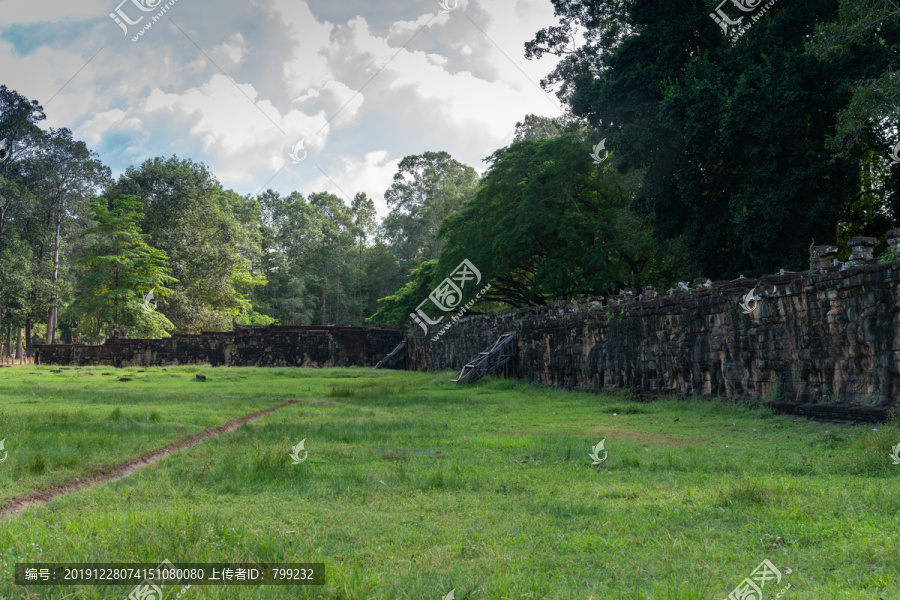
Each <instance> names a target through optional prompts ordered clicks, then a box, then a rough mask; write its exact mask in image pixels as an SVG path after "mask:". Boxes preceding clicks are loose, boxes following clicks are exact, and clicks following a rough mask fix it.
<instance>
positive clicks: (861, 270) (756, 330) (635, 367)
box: [409, 238, 900, 412]
mask: <svg viewBox="0 0 900 600" xmlns="http://www.w3.org/2000/svg"><path fill="white" fill-rule="evenodd" d="M864 239H865V240H867V241H866V242H865V243H864V244H863V246H862V253H856V252H855V254H854V256H852V257H851V262H850V263H845V264H843V265H840V264H838V266H828V265H831V264H833V262H836V261H832V259H833V257H834V254H835V252H836V251H837V249H836V248H832V247H824V246H823V247H816V248H815V249H814V252H813V259H814V260H815V262H816V268H815V269H814V273H813V274H812V275H811V276H810V273H809V272H802V273H784V274H781V275H770V276H764V277H762V279H744V278H741V279H738V280H735V281H716V282H710V281H704V280H702V279H701V280H695V281H694V285H693V289H691V287H690V286H687V285H684V284H679V289H678V290H670V292H671V294H665V295H660V294H657V293H656V291H655V290H653V289H652V288H647V289H646V290H644V293H643V294H640V295H637V294H636V292H635V291H634V290H628V291H626V292H625V293H623V294H622V295H621V296H620V297H615V298H603V297H597V298H589V299H585V300H581V301H579V302H577V303H570V302H560V303H555V304H551V305H549V306H544V307H533V308H525V309H521V310H517V311H515V312H510V313H506V314H502V315H484V316H471V317H463V318H461V319H460V320H459V321H458V322H457V323H456V324H455V325H454V326H453V327H452V328H451V329H449V330H448V331H447V332H446V333H445V334H444V335H443V337H442V338H440V339H439V340H438V341H432V339H431V337H426V336H425V335H424V333H423V332H422V331H421V329H418V328H416V329H414V330H411V333H410V343H409V368H412V369H420V368H426V369H454V370H458V369H460V368H461V367H462V366H463V364H465V363H466V362H468V361H470V360H471V359H473V358H474V357H476V356H477V355H478V353H479V352H481V351H484V350H486V349H487V348H488V347H490V345H491V344H492V343H493V342H494V341H496V340H497V338H498V337H499V336H500V335H501V334H503V333H505V332H509V331H516V332H517V333H518V339H517V344H518V356H517V357H516V358H515V360H514V361H513V363H511V365H510V367H508V368H510V371H511V373H512V374H515V375H516V376H518V377H522V378H525V379H529V380H532V381H534V382H537V383H540V384H544V385H549V386H557V387H562V388H567V389H583V390H593V391H596V390H600V389H603V388H630V389H632V390H633V391H635V392H636V393H638V394H640V395H644V396H661V395H666V394H677V395H680V396H726V397H756V398H765V399H768V400H770V401H774V400H776V399H782V400H785V401H787V402H792V403H822V404H838V403H841V404H853V405H870V406H873V407H879V406H880V407H889V406H897V398H898V395H900V335H898V334H900V311H898V298H900V262H891V263H887V264H883V265H881V264H878V263H877V262H876V261H874V260H872V259H871V252H870V251H867V250H866V249H867V248H871V246H872V245H873V244H874V242H875V240H874V239H871V238H864ZM891 241H896V240H891ZM860 243H861V242H860ZM851 245H853V244H852V243H851ZM857 249H858V248H854V251H856V250H857ZM757 286H758V287H757ZM754 288H757V289H756V291H755V292H754V293H752V294H751V295H750V297H749V298H747V299H745V296H746V295H747V293H748V292H749V291H750V290H752V289H754ZM742 301H745V302H747V305H746V306H747V307H752V308H753V309H754V310H753V311H752V312H751V313H750V314H745V312H744V310H742V308H741V302H742ZM430 334H431V336H433V335H434V331H432V332H430ZM880 410H881V412H884V409H883V408H882V409H880Z"/></svg>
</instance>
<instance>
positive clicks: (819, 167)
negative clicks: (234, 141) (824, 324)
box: [0, 0, 900, 345]
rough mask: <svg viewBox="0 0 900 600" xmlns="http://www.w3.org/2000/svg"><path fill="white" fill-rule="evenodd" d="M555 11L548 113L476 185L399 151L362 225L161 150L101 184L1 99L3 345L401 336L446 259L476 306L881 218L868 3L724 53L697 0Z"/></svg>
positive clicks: (51, 134) (769, 246) (748, 271)
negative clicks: (313, 327)
mask: <svg viewBox="0 0 900 600" xmlns="http://www.w3.org/2000/svg"><path fill="white" fill-rule="evenodd" d="M555 6H556V12H557V16H558V18H559V20H560V21H559V25H558V26H553V27H548V28H546V29H544V30H541V31H540V32H538V33H537V34H536V36H535V38H534V40H533V41H532V42H529V43H528V44H527V45H526V49H525V54H526V57H528V58H540V56H541V55H543V54H545V53H551V54H558V55H560V56H561V57H562V60H561V62H560V63H559V65H558V66H557V67H556V68H555V69H554V70H553V71H552V73H550V75H549V76H548V77H547V78H546V80H545V81H544V82H543V84H544V85H545V87H546V88H547V89H548V90H550V89H554V90H555V91H556V93H557V96H558V97H559V99H560V100H561V101H562V102H563V103H564V105H565V107H566V109H567V112H566V114H565V116H563V117H560V118H556V119H550V118H545V117H537V116H533V115H528V116H527V117H526V118H525V119H524V121H523V122H521V123H519V124H518V127H517V130H516V137H515V141H514V142H513V143H512V144H510V145H509V146H508V147H505V148H501V149H499V150H497V151H496V152H495V153H494V154H493V155H491V156H490V157H489V158H488V159H487V162H488V169H487V171H486V173H485V174H484V176H483V177H481V178H479V177H478V175H477V173H476V171H475V170H474V169H473V168H472V167H470V166H467V165H463V164H461V163H459V162H458V161H456V160H454V159H453V158H452V157H451V156H450V155H449V154H447V153H446V152H425V153H423V154H421V155H417V156H409V157H406V158H405V159H404V160H403V161H402V162H401V163H400V166H399V169H398V172H397V174H396V175H395V177H394V182H393V184H392V185H391V187H390V188H389V189H388V190H387V191H386V192H385V198H386V199H387V201H388V206H389V208H390V214H389V215H388V216H387V217H386V218H385V219H384V220H383V221H381V222H378V220H377V218H376V214H375V209H374V204H373V202H372V200H371V199H370V198H368V197H366V195H365V194H357V195H356V196H355V197H354V198H353V199H352V200H349V199H343V198H340V197H337V196H335V195H332V194H329V193H324V192H323V193H315V194H311V195H309V196H308V197H304V196H303V195H301V194H299V193H297V192H294V193H291V194H289V195H287V196H282V195H280V194H278V193H276V192H274V191H271V190H268V191H266V192H265V193H262V194H260V195H258V196H256V197H253V196H249V195H247V196H241V195H239V194H237V193H235V192H234V191H231V190H228V189H225V188H223V187H222V185H221V184H220V183H219V182H218V181H217V180H216V178H215V177H214V175H213V174H212V173H211V172H210V171H209V169H208V168H207V167H206V166H204V165H203V164H198V163H194V162H192V161H191V160H188V159H182V158H179V157H177V156H173V157H170V158H163V157H159V158H153V159H150V160H147V161H145V162H144V163H143V164H141V165H140V166H138V167H131V168H129V169H128V170H127V171H126V172H125V173H124V174H123V175H122V176H121V177H119V178H118V179H115V180H114V179H113V178H112V177H111V174H110V170H109V168H107V167H106V166H104V165H103V164H102V162H101V161H100V160H99V158H98V156H97V155H96V154H95V153H93V152H92V151H90V149H88V148H87V146H86V145H85V144H84V143H83V142H81V141H78V140H75V139H73V137H72V133H71V131H69V130H67V129H52V128H50V129H46V130H45V129H42V128H41V127H39V123H40V121H42V120H43V119H44V118H45V115H44V111H43V109H42V107H41V106H40V105H39V104H38V103H37V102H36V101H31V100H29V99H27V98H25V97H24V96H22V95H21V94H19V93H17V92H16V91H13V90H9V89H7V87H6V86H0V140H4V139H5V140H6V142H5V148H0V158H2V162H0V327H2V331H3V333H4V334H6V335H5V336H4V337H6V336H9V338H10V339H14V338H15V337H16V335H15V334H17V333H18V332H19V331H21V332H23V334H24V335H23V336H22V337H23V339H24V341H25V344H26V345H30V344H32V343H34V342H35V341H40V340H43V341H45V342H51V341H53V340H57V339H62V340H63V341H66V342H68V341H70V340H72V339H74V338H78V337H80V338H81V339H82V340H83V341H86V342H94V341H101V340H103V339H105V338H106V337H108V336H109V335H111V332H112V328H113V326H114V325H118V326H119V327H120V328H121V327H124V328H126V330H127V331H128V334H129V336H130V337H138V336H162V335H167V334H171V333H174V332H182V333H195V332H199V331H210V330H227V329H230V328H231V327H232V324H233V323H234V322H238V323H245V324H267V323H280V324H285V325H307V324H348V325H362V324H365V323H384V324H392V325H400V324H405V323H408V322H409V320H410V319H409V314H410V313H412V312H414V311H415V310H416V309H417V308H418V307H419V305H420V304H421V303H422V302H423V301H426V300H427V299H428V298H429V296H430V295H431V294H432V292H433V291H435V290H436V289H437V290H438V292H437V293H438V295H441V297H444V296H443V295H445V294H447V293H451V297H448V298H449V299H450V300H452V302H450V303H453V302H457V300H459V299H457V298H453V297H452V293H453V290H452V289H450V288H448V287H447V286H443V287H442V286H441V282H443V281H445V280H446V278H448V277H449V276H450V275H451V273H453V271H454V269H455V268H456V267H457V266H458V265H459V264H460V263H461V262H462V261H463V260H464V259H468V260H469V261H470V263H471V264H473V265H474V266H475V267H476V268H477V269H478V270H479V271H480V273H481V275H482V279H483V280H484V282H485V283H490V284H491V287H490V290H488V292H487V293H486V294H485V295H484V296H483V297H482V298H481V299H480V300H479V302H478V303H477V304H476V305H475V306H474V307H473V308H472V310H473V311H481V312H485V311H496V310H502V309H506V308H509V307H519V306H526V305H529V304H541V303H545V302H547V301H548V300H555V299H558V298H566V299H573V298H576V297H579V296H585V295H593V294H609V293H614V292H616V291H617V290H619V289H621V288H624V287H634V288H640V287H641V286H643V285H648V284H650V285H655V286H656V287H657V288H660V289H665V288H666V287H667V286H670V285H672V284H673V283H674V282H675V281H678V280H685V279H687V278H690V277H693V276H699V275H703V276H706V277H710V278H713V279H721V278H734V277H737V275H738V274H741V273H742V274H744V275H753V274H759V273H764V272H774V271H775V270H777V269H778V268H780V267H785V268H789V269H792V270H799V269H802V268H803V267H804V262H805V260H806V258H805V257H806V256H807V254H808V253H807V249H808V247H809V246H810V244H811V243H812V242H813V241H814V242H815V243H817V244H824V243H831V244H841V243H842V242H844V241H845V240H846V239H848V238H850V237H853V236H857V235H878V234H879V233H881V232H883V231H885V230H887V229H889V228H891V227H895V226H897V225H898V211H900V205H898V202H900V195H898V193H897V192H898V184H900V179H898V178H900V167H898V166H897V164H900V159H898V160H897V161H892V160H891V154H892V151H893V153H894V155H895V156H896V154H897V150H896V149H895V144H897V143H898V141H900V140H898V139H897V130H896V126H897V124H898V123H900V109H898V103H897V99H898V98H900V78H897V77H896V67H897V65H898V64H900V16H898V11H896V10H895V9H894V8H892V6H893V5H892V4H891V3H888V2H885V1H884V0H852V1H851V0H791V2H785V3H779V4H777V5H774V6H773V7H772V8H771V9H770V10H768V11H767V12H766V13H765V15H764V16H763V17H762V18H761V19H759V20H758V21H757V22H755V23H754V24H753V27H752V28H751V29H749V30H748V31H746V32H745V33H744V34H743V35H742V36H741V37H740V39H738V40H735V39H731V38H729V37H728V36H727V35H725V34H724V33H723V31H722V28H720V25H718V24H717V23H716V22H715V21H714V20H712V19H710V16H709V12H710V11H709V7H708V6H706V3H696V2H687V1H685V2H680V3H679V2H674V3H673V2H664V3H658V2H649V1H648V2H644V1H638V2H629V3H610V2H607V1H606V0H590V1H584V0H561V1H559V2H555ZM573 39H581V40H583V41H584V43H583V44H582V45H581V46H580V47H573V46H572V40H573ZM476 291H477V290H475V291H473V292H471V293H475V292H476ZM464 293H465V294H468V293H470V292H469V291H468V288H467V289H466V290H465V291H464ZM469 299H470V298H468V297H466V298H463V299H461V301H460V302H459V303H457V304H455V306H458V305H460V304H464V303H465V302H466V301H468V300H469ZM428 310H432V311H433V310H434V308H433V307H430V308H429V309H428ZM429 314H431V313H429ZM431 316H434V317H436V316H438V315H436V314H431ZM0 341H2V338H0Z"/></svg>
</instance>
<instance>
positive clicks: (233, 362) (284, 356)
mask: <svg viewBox="0 0 900 600" xmlns="http://www.w3.org/2000/svg"><path fill="white" fill-rule="evenodd" d="M404 336H405V330H404V329H400V328H368V327H238V328H237V329H235V331H233V332H226V333H202V334H199V335H174V336H172V337H170V338H165V339H159V340H134V339H123V338H112V339H110V340H107V341H106V343H105V344H103V345H100V346H86V345H80V344H71V345H62V344H55V345H39V346H36V348H35V362H36V363H37V364H44V365H78V366H91V365H98V366H99V365H102V366H112V367H135V366H142V367H149V366H174V365H200V364H208V365H212V366H216V367H218V366H228V367H343V366H374V365H375V364H376V363H377V362H378V361H379V360H380V359H381V358H382V357H384V356H386V355H387V354H388V353H390V352H391V350H393V349H394V348H395V347H396V346H397V344H399V343H400V342H401V341H402V340H403V339H404Z"/></svg>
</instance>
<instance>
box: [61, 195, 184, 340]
mask: <svg viewBox="0 0 900 600" xmlns="http://www.w3.org/2000/svg"><path fill="white" fill-rule="evenodd" d="M141 208H142V207H141V203H140V201H139V200H137V199H136V198H135V197H133V196H128V197H124V198H116V199H112V200H110V201H107V200H106V199H104V198H94V199H93V200H92V201H91V217H92V219H93V220H94V221H95V222H96V226H94V227H92V228H90V229H87V230H86V231H85V232H84V235H85V236H90V238H91V239H92V240H93V244H92V245H91V246H90V247H89V248H88V249H87V252H86V254H87V256H86V257H85V258H84V259H82V261H81V262H82V266H83V269H84V272H83V274H82V277H81V278H80V281H79V283H78V295H77V297H76V298H75V300H74V302H72V305H71V306H70V308H69V313H70V316H71V317H72V318H74V319H75V320H76V321H77V322H78V327H77V332H78V333H81V334H84V336H85V337H86V339H87V340H88V341H100V340H102V339H103V338H105V337H108V336H109V335H110V334H111V330H112V328H113V327H114V326H116V325H118V326H119V327H123V326H124V327H126V328H127V331H128V332H129V336H130V337H141V338H158V337H164V336H166V335H168V334H170V333H171V332H172V330H173V329H174V325H173V324H172V322H171V321H169V319H167V318H166V316H165V315H164V314H163V313H162V312H160V311H158V310H157V309H156V305H155V303H153V302H152V301H151V300H150V298H151V294H152V298H165V297H167V296H169V295H170V294H171V293H172V290H171V289H170V288H169V287H168V286H169V285H171V284H173V283H176V282H177V281H176V279H175V278H173V277H172V276H171V275H170V272H171V271H170V269H169V268H168V257H167V256H166V253H165V252H163V251H161V250H158V249H156V248H153V247H152V246H150V245H149V244H148V243H147V240H148V239H149V237H150V236H148V235H146V234H143V233H141V228H140V225H139V223H140V221H141V220H142V219H143V213H142V212H141Z"/></svg>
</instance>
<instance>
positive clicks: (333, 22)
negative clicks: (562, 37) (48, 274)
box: [0, 0, 561, 216]
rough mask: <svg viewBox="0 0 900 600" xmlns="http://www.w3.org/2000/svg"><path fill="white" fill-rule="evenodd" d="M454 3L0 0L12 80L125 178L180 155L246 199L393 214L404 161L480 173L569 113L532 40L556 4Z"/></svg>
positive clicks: (53, 122) (544, 0)
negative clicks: (525, 123) (433, 159)
mask: <svg viewBox="0 0 900 600" xmlns="http://www.w3.org/2000/svg"><path fill="white" fill-rule="evenodd" d="M441 1H442V0H428V1H419V0H407V1H400V0H380V1H377V2H362V1H360V0H344V1H340V2H338V1H335V0H308V1H303V0H125V2H124V3H122V4H120V3H121V2H122V0H77V1H73V0H44V1H42V2H41V3H34V2H33V0H0V65H2V66H0V83H4V84H6V85H7V86H9V87H10V88H12V89H15V90H17V91H19V92H20V93H22V94H24V95H25V96H26V97H28V98H29V99H35V100H38V101H39V102H41V103H42V104H43V105H44V108H45V111H46V113H47V116H48V119H47V121H45V122H43V124H42V125H43V126H44V127H69V128H70V129H72V130H73V131H74V132H75V135H76V137H78V138H79V139H83V140H85V141H86V142H87V143H88V145H89V146H90V147H91V148H92V149H93V150H95V151H96V152H97V153H98V154H99V155H100V157H101V158H102V160H103V161H104V162H105V163H106V164H107V165H109V166H110V167H112V169H113V172H114V174H116V175H118V174H120V173H121V172H123V171H124V169H125V168H126V167H128V166H129V165H137V164H140V163H141V162H143V161H144V160H146V159H148V158H151V157H154V156H171V155H173V154H177V155H178V156H179V157H183V158H191V159H193V160H195V161H202V162H204V163H206V164H207V165H209V166H210V167H211V169H212V170H213V172H214V173H215V174H216V176H217V177H218V179H219V180H220V181H221V182H222V183H223V184H224V185H225V186H226V187H229V188H232V189H234V190H235V191H237V192H239V193H241V194H248V193H249V194H253V193H256V192H257V191H259V190H260V189H261V188H264V187H266V188H272V189H275V190H277V191H279V192H282V193H284V194H287V193H289V192H291V191H293V190H298V191H300V192H302V193H304V194H308V193H311V192H316V191H323V190H324V191H329V192H332V193H335V194H338V195H343V194H347V195H349V196H351V197H352V196H353V195H354V194H356V193H357V192H366V193H367V194H368V195H369V196H370V197H372V198H373V199H374V200H375V202H376V205H377V206H378V209H379V214H381V215H382V216H383V215H384V214H386V211H387V209H386V206H385V203H384V191H385V189H387V187H388V186H389V185H390V182H391V178H392V177H393V175H394V173H395V172H396V167H397V164H398V162H399V161H400V160H401V159H402V158H403V157H404V156H407V155H410V154H420V153H422V152H425V151H439V150H445V151H447V152H449V153H450V154H451V155H453V157H454V158H456V159H457V160H459V161H461V162H463V163H466V164H469V165H471V166H473V167H475V168H476V169H478V171H479V172H482V171H483V169H484V163H483V162H482V159H483V158H485V157H487V156H488V155H490V154H491V153H492V152H493V151H494V150H496V149H497V148H500V147H502V146H505V145H507V144H509V143H510V142H511V141H512V138H513V133H514V129H515V124H516V122H517V121H521V120H522V119H523V118H524V116H525V115H526V114H529V113H534V114H539V115H545V116H551V117H552V116H558V115H560V114H561V109H560V108H559V103H558V101H557V100H556V98H555V97H554V96H552V95H547V94H545V93H544V92H542V91H541V90H539V89H538V87H537V83H538V82H539V81H540V79H541V78H542V77H544V76H545V75H546V74H547V73H548V72H549V71H550V70H551V69H552V68H553V67H554V65H555V59H554V58H553V57H545V58H543V59H542V60H540V61H528V60H525V58H524V50H523V47H524V43H525V42H526V41H528V40H530V39H531V38H532V36H533V35H534V33H535V32H536V31H537V30H538V29H541V28H543V27H546V26H549V25H552V24H555V19H554V17H553V9H552V5H551V3H550V0H443V1H444V2H447V6H448V7H453V6H454V5H456V6H457V7H456V8H455V9H454V10H452V11H450V12H447V13H444V12H442V6H441ZM169 4H171V6H168V8H166V9H165V10H166V12H165V13H164V14H163V15H162V17H161V18H159V19H158V20H157V21H156V22H154V23H152V26H151V27H150V28H149V29H146V30H145V31H144V33H143V35H141V36H140V37H139V38H138V39H137V41H136V42H135V41H132V39H133V38H134V36H135V35H136V34H137V33H138V31H140V30H141V28H142V27H145V26H146V25H147V24H148V23H150V22H151V19H152V17H153V16H154V15H157V14H158V13H159V12H160V11H162V10H163V9H164V7H166V6H167V5H169ZM117 9H118V11H119V12H118V15H119V16H120V17H121V16H124V17H126V19H127V20H131V21H138V20H139V19H140V22H138V23H137V24H135V25H127V26H126V27H127V30H128V33H127V35H126V33H125V31H123V29H122V28H121V27H120V25H117V23H116V22H115V21H114V20H113V19H112V18H111V17H110V14H111V13H116V11H117ZM420 29H421V31H419V30H420ZM482 31H483V32H482ZM417 32H418V33H417ZM385 65H386V66H385ZM360 90H361V91H360ZM300 141H303V148H305V150H306V158H305V159H304V160H303V161H302V162H300V163H299V164H293V162H292V160H291V157H290V152H291V149H292V147H294V146H295V145H296V144H297V143H298V142H300ZM300 156H303V153H302V152H301V153H300ZM342 191H343V193H342Z"/></svg>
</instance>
